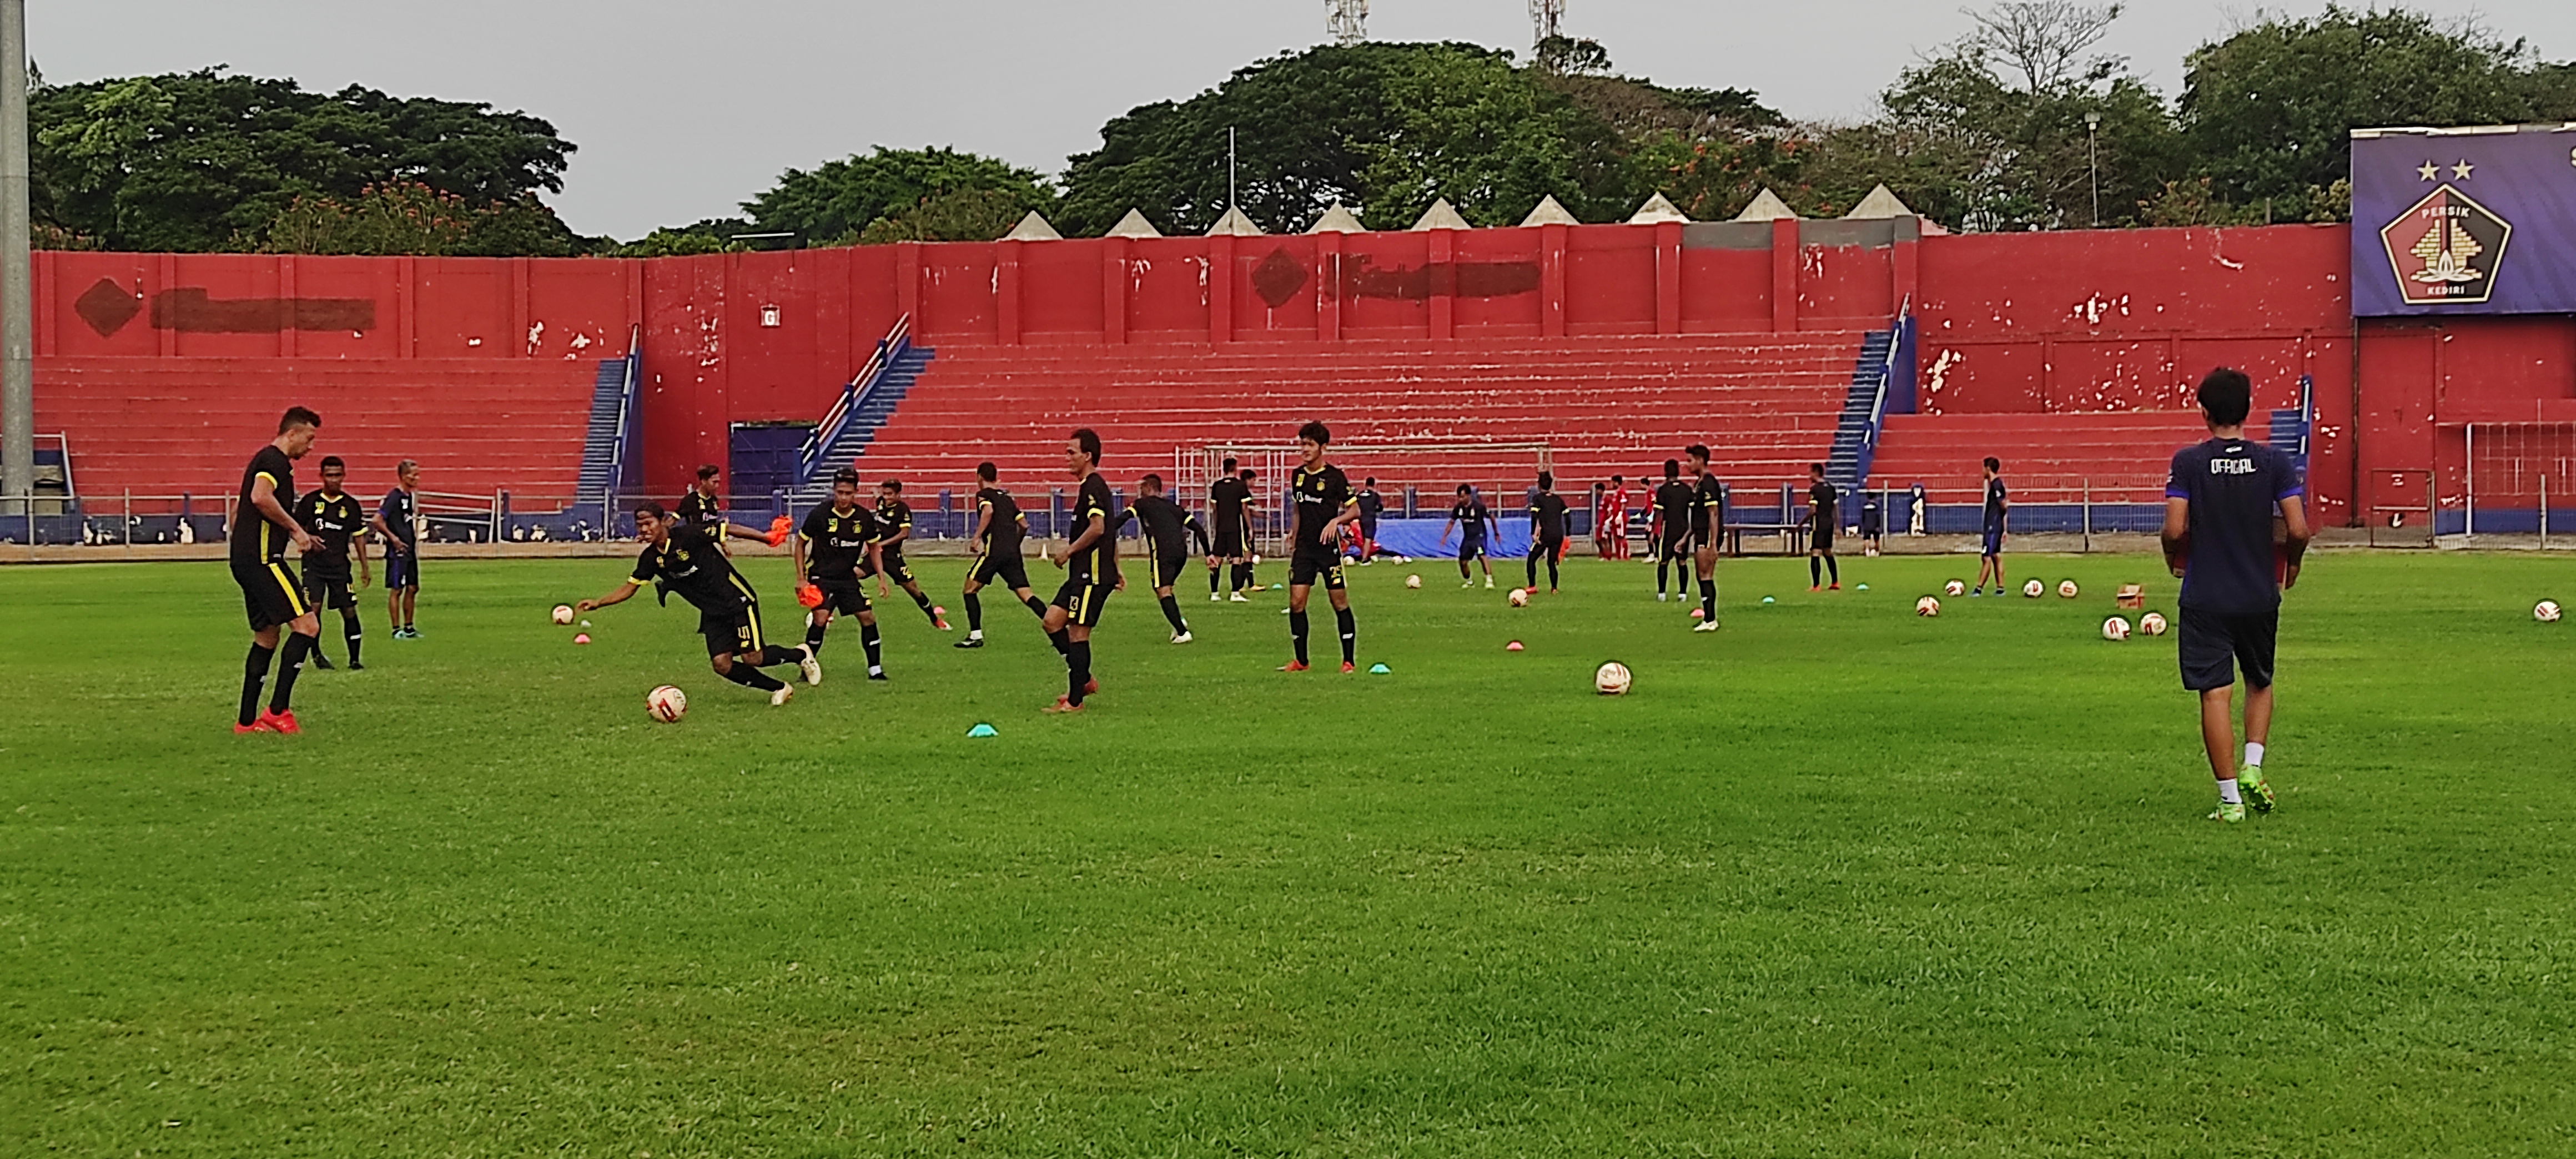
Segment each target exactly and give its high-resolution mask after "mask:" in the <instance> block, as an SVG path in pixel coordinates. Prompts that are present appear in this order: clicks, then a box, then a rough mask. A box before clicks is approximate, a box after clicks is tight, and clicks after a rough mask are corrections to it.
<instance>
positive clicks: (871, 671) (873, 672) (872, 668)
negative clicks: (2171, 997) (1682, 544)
mask: <svg viewBox="0 0 2576 1159" xmlns="http://www.w3.org/2000/svg"><path fill="white" fill-rule="evenodd" d="M868 675H870V676H883V675H885V666H884V665H881V664H870V665H868ZM2228 783H2229V784H2234V783H2235V782H2233V781H2230V782H2228Z"/></svg>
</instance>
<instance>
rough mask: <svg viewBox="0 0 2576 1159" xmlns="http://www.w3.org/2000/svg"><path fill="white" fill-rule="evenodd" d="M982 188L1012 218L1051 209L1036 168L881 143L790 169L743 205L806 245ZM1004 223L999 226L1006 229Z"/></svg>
mask: <svg viewBox="0 0 2576 1159" xmlns="http://www.w3.org/2000/svg"><path fill="white" fill-rule="evenodd" d="M984 190H989V191H992V192H995V193H999V194H1002V195H1004V196H1005V197H1006V198H1007V199H1008V200H1009V202H1010V204H1011V205H1012V206H1014V207H1016V210H1017V212H1016V213H1014V214H1013V216H1014V217H1016V216H1017V215H1018V214H1019V213H1026V212H1028V211H1029V210H1032V209H1035V210H1038V211H1040V212H1045V211H1048V210H1051V209H1053V208H1054V207H1055V190H1054V189H1053V188H1052V187H1051V186H1049V185H1048V183H1047V180H1046V178H1044V177H1042V176H1040V175H1039V174H1038V173H1037V171H1036V170H1033V169H1024V168H1021V167H1018V166H1015V165H1012V164H1010V163H1008V162H1004V161H998V160H995V159H993V158H991V157H983V156H978V155H976V154H973V153H964V152H959V151H958V150H955V149H947V148H941V147H938V146H932V147H930V148H926V149H888V148H886V147H885V146H883V145H879V146H877V147H876V151H875V152H873V153H866V154H857V155H853V156H850V157H846V158H843V159H841V160H838V161H826V162H824V163H823V164H821V165H818V166H815V167H814V168H813V169H812V170H811V171H808V170H802V169H790V170H788V171H787V172H786V173H784V174H781V175H780V176H779V178H778V184H776V185H773V186H771V187H770V188H769V190H768V191H767V192H764V193H762V194H761V195H760V196H758V197H755V198H752V199H751V200H749V201H746V202H743V203H742V208H743V211H744V212H746V213H749V214H750V215H751V216H752V219H753V220H754V221H757V222H759V223H760V228H761V229H763V230H786V231H791V232H793V233H795V234H796V235H797V239H798V241H799V242H801V243H802V244H805V245H848V244H850V243H852V242H855V241H857V240H859V235H860V232H861V231H863V230H865V229H867V228H868V226H869V225H871V224H872V223H874V222H876V221H877V220H879V219H881V218H894V217H898V216H901V215H903V214H905V213H907V212H910V211H913V210H916V209H919V208H920V207H921V206H922V205H923V203H925V202H928V201H931V200H934V199H937V198H941V197H945V196H947V195H949V194H953V193H964V192H970V191H984ZM1009 228H1010V227H1009V226H1008V225H1005V226H1003V229H1005V230H1007V229H1009Z"/></svg>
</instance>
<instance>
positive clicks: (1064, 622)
mask: <svg viewBox="0 0 2576 1159" xmlns="http://www.w3.org/2000/svg"><path fill="white" fill-rule="evenodd" d="M1064 469H1065V473H1066V474H1069V475H1071V476H1073V477H1074V478H1075V479H1078V480H1081V486H1080V487H1078V488H1077V489H1076V490H1075V492H1074V497H1073V526H1074V527H1075V528H1077V529H1078V530H1076V531H1075V532H1074V534H1073V537H1072V539H1071V540H1070V541H1069V542H1067V543H1066V544H1065V545H1064V554H1063V555H1061V556H1056V557H1054V558H1053V560H1052V562H1053V563H1054V564H1055V565H1056V566H1057V567H1060V568H1063V569H1064V572H1065V575H1064V586H1063V587H1060V588H1057V589H1056V591H1055V602H1054V603H1052V604H1049V605H1048V606H1047V610H1046V616H1045V618H1043V619H1041V620H1039V621H1038V623H1039V624H1040V625H1042V626H1044V627H1045V628H1046V634H1047V639H1049V640H1052V641H1054V642H1055V650H1056V651H1058V652H1061V653H1063V654H1064V674H1065V694H1064V695H1062V696H1059V697H1057V698H1056V700H1055V703H1054V704H1053V705H1051V706H1049V707H1048V708H1047V711H1048V712H1080V711H1082V698H1083V697H1085V696H1088V695H1090V694H1092V693H1094V692H1098V691H1100V682H1099V681H1097V680H1094V679H1092V678H1091V630H1092V629H1093V628H1096V627H1099V626H1100V613H1101V611H1102V610H1103V609H1105V608H1106V607H1108V605H1109V593H1110V592H1111V591H1113V590H1115V589H1116V588H1117V586H1118V537H1116V536H1114V535H1111V534H1110V533H1109V518H1110V516H1109V507H1110V498H1109V483H1108V481H1107V480H1105V479H1102V478H1101V477H1100V436H1099V435H1098V434H1097V433H1095V432H1093V431H1092V429H1091V428H1089V427H1083V428H1081V429H1079V430H1076V431H1075V432H1073V435H1072V437H1071V438H1068V439H1066V440H1065V441H1064Z"/></svg>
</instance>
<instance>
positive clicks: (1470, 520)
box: [1449, 499, 1486, 543]
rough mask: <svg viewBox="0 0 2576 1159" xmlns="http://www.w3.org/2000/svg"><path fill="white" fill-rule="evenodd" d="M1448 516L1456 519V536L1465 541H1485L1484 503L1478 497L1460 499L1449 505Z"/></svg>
mask: <svg viewBox="0 0 2576 1159" xmlns="http://www.w3.org/2000/svg"><path fill="white" fill-rule="evenodd" d="M1449 518H1451V519H1455V520H1457V521H1458V537H1459V539H1460V540H1461V541H1462V542H1466V543H1483V542H1485V518H1486V515H1485V504H1484V501H1482V500H1479V499H1461V500H1459V501H1457V502H1456V503H1452V504H1450V505H1449Z"/></svg>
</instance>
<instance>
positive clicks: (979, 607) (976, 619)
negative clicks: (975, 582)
mask: <svg viewBox="0 0 2576 1159" xmlns="http://www.w3.org/2000/svg"><path fill="white" fill-rule="evenodd" d="M965 600H966V630H967V631H969V632H981V631H983V630H984V597H982V596H979V595H977V594H975V593H973V592H968V593H966V596H965Z"/></svg>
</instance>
